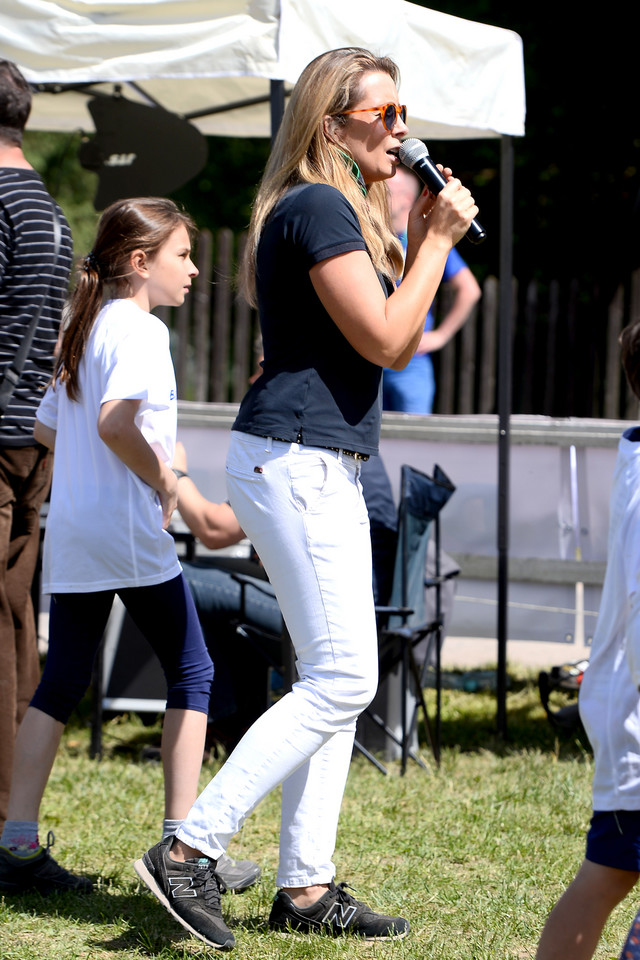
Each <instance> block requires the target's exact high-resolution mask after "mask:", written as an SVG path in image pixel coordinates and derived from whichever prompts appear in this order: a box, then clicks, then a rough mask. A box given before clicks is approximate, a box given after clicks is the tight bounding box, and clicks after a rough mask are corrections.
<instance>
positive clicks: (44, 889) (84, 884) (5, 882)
mask: <svg viewBox="0 0 640 960" xmlns="http://www.w3.org/2000/svg"><path fill="white" fill-rule="evenodd" d="M54 843H55V837H54V836H53V833H52V831H51V830H50V831H49V833H48V834H47V846H46V848H44V847H40V848H39V849H38V850H37V851H36V852H35V853H34V854H33V855H32V856H29V857H17V856H16V855H15V853H11V851H10V850H7V848H6V847H0V893H25V892H27V891H28V890H37V891H38V892H39V893H42V894H45V895H46V894H48V893H64V892H65V891H69V890H70V891H71V892H73V893H91V891H92V890H93V884H92V883H91V880H89V878H88V877H77V876H76V875H75V874H73V873H69V871H68V870H65V869H64V867H61V866H60V864H59V863H56V861H55V860H54V859H53V857H52V856H51V854H50V853H49V849H50V848H51V847H52V846H53V844H54Z"/></svg>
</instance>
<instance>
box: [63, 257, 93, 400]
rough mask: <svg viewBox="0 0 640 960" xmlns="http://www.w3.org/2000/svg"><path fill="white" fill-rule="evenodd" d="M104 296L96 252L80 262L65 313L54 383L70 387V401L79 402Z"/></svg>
mask: <svg viewBox="0 0 640 960" xmlns="http://www.w3.org/2000/svg"><path fill="white" fill-rule="evenodd" d="M103 295H104V281H103V279H102V276H101V273H100V264H99V262H98V260H97V258H96V256H95V254H94V252H93V251H91V253H89V254H87V256H86V257H83V258H82V259H81V260H79V261H78V264H77V275H76V284H75V287H74V290H73V292H72V294H71V296H70V298H69V300H68V302H67V305H66V307H65V311H64V317H63V323H64V325H65V328H64V334H63V338H62V344H61V347H60V353H59V355H58V359H57V362H56V369H55V374H54V382H55V381H59V382H60V383H61V384H64V385H65V387H66V388H67V393H68V395H69V399H70V400H78V399H79V395H80V388H79V384H78V367H79V365H80V360H81V359H82V357H83V355H84V350H85V347H86V344H87V340H88V339H89V334H90V333H91V328H92V327H93V324H94V322H95V319H96V317H97V316H98V313H99V312H100V307H101V306H102V300H103Z"/></svg>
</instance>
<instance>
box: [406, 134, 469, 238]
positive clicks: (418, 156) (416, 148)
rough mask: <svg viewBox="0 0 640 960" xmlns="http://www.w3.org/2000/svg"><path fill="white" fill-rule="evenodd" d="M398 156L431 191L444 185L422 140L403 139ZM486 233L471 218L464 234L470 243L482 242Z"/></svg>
mask: <svg viewBox="0 0 640 960" xmlns="http://www.w3.org/2000/svg"><path fill="white" fill-rule="evenodd" d="M398 156H399V157H400V160H401V161H402V163H404V165H405V167H409V168H410V169H411V170H413V172H414V173H416V174H417V175H418V176H419V177H420V179H421V180H422V182H423V183H424V184H425V186H427V187H429V190H431V192H432V193H440V191H441V190H442V188H443V187H446V185H447V180H446V179H445V177H443V175H442V174H441V173H440V171H439V170H438V168H437V167H436V165H435V163H434V162H433V160H432V159H431V157H430V156H429V151H428V150H427V148H426V146H425V145H424V143H423V142H422V140H416V139H415V138H411V139H409V140H403V142H402V143H401V144H400V150H399V151H398ZM486 235H487V231H486V230H485V229H484V227H482V226H481V225H480V224H479V223H478V221H477V220H472V221H471V224H470V225H469V229H468V230H467V232H466V234H465V236H466V237H467V238H468V239H469V240H471V242H472V243H482V241H483V240H484V238H485V237H486Z"/></svg>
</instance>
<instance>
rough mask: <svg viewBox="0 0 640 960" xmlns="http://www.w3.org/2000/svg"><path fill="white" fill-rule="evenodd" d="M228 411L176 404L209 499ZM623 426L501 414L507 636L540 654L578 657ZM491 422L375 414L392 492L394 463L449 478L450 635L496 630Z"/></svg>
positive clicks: (603, 544)
mask: <svg viewBox="0 0 640 960" xmlns="http://www.w3.org/2000/svg"><path fill="white" fill-rule="evenodd" d="M235 410H236V408H235V407H234V406H233V405H227V404H193V403H181V404H180V429H179V435H180V437H181V439H182V440H183V442H184V443H185V446H186V448H187V453H188V458H189V469H190V472H191V473H192V475H193V477H194V479H195V481H196V483H197V484H198V486H199V487H200V488H201V489H202V491H203V493H204V494H205V495H206V496H208V497H209V498H211V499H214V500H221V499H224V498H225V496H226V493H225V481H224V459H225V455H226V449H227V445H228V436H229V430H230V427H231V424H232V423H233V419H234V416H235ZM627 426H629V424H628V423H627V422H622V421H603V420H575V419H567V420H552V419H550V418H545V417H513V418H512V421H511V462H510V474H511V482H510V488H511V489H510V544H509V558H510V559H509V614H508V636H509V641H510V642H511V641H519V642H520V641H521V642H522V643H524V644H527V645H528V644H536V645H537V644H540V643H546V644H551V646H550V647H548V648H545V649H544V651H543V652H542V654H541V659H542V662H549V663H555V662H561V661H562V660H571V659H579V658H580V657H582V656H584V655H588V645H589V641H590V637H591V636H592V633H593V628H594V625H595V619H596V614H597V610H598V604H599V601H600V588H601V583H602V579H603V576H604V568H605V563H606V550H607V530H608V519H609V491H610V485H611V478H612V474H613V466H614V461H615V456H616V449H617V444H618V440H619V437H620V434H621V433H622V431H623V430H624V429H625V427H627ZM497 431H498V421H497V417H494V416H473V417H439V416H431V417H422V416H415V415H407V414H386V413H385V414H384V416H383V428H382V436H381V455H382V457H383V459H384V462H385V464H386V467H387V470H388V473H389V476H390V479H391V483H392V486H393V488H394V493H395V495H396V499H397V493H398V485H399V480H400V467H401V465H402V464H403V463H408V464H411V465H412V466H414V467H416V468H418V469H420V470H424V471H425V472H426V473H431V471H432V469H433V466H434V464H436V463H437V464H439V466H440V467H442V469H443V470H444V471H445V473H447V474H448V475H449V477H450V479H451V480H452V481H453V483H454V484H455V485H456V492H455V494H454V495H453V497H452V498H451V500H450V501H449V503H448V504H447V506H446V507H445V508H444V510H443V512H442V515H441V520H442V546H443V548H444V550H445V551H446V552H447V553H449V554H451V555H452V556H453V557H454V558H455V559H456V560H457V561H458V563H459V564H460V567H461V571H462V572H461V576H460V578H459V580H458V584H457V593H456V599H455V603H454V609H453V614H452V618H451V621H450V623H449V626H448V637H450V638H452V637H465V638H467V637H469V638H494V637H495V635H496V614H497V590H496V557H497V533H496V530H497V494H498V490H497V476H498V449H497ZM489 659H491V660H494V661H495V654H493V655H492V656H490V658H489Z"/></svg>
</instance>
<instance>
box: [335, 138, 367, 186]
mask: <svg viewBox="0 0 640 960" xmlns="http://www.w3.org/2000/svg"><path fill="white" fill-rule="evenodd" d="M338 153H339V154H340V156H341V157H342V158H343V160H344V162H345V163H346V165H347V167H348V169H349V170H350V172H351V175H352V176H353V179H354V180H355V181H356V183H357V184H358V186H359V187H360V189H361V190H362V192H363V194H364V195H365V197H366V195H367V185H366V183H365V182H364V177H363V176H362V174H361V173H360V167H359V166H358V164H357V163H356V162H355V160H354V159H353V157H350V156H349V154H348V153H345V152H344V150H341V149H340V148H339V147H338Z"/></svg>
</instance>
